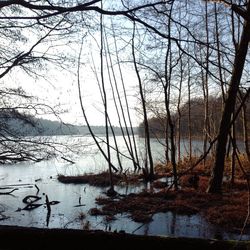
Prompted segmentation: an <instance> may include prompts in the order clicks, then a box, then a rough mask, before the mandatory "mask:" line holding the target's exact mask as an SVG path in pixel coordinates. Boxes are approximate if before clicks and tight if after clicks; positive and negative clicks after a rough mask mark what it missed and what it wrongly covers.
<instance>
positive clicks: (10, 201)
mask: <svg viewBox="0 0 250 250" xmlns="http://www.w3.org/2000/svg"><path fill="white" fill-rule="evenodd" d="M53 139H54V140H55V141H57V142H63V143H67V144H68V149H66V148H64V147H61V146H58V150H61V151H63V153H64V155H63V156H64V157H67V158H68V159H71V160H73V161H75V164H71V163H69V162H67V161H65V160H63V159H62V158H61V156H60V155H59V156H57V157H54V158H52V159H50V160H47V161H42V162H37V163H32V162H25V163H18V164H8V165H0V187H4V186H10V185H14V186H12V188H18V190H15V191H14V192H13V193H12V194H11V195H0V224H1V225H19V226H29V227H40V228H46V227H49V228H75V229H82V228H86V227H88V228H90V229H102V230H109V231H115V230H117V231H120V230H124V231H126V232H128V233H135V234H146V235H166V236H185V237H199V238H214V237H216V236H218V235H219V236H220V237H222V238H224V239H237V238H239V236H238V235H237V234H234V233H228V232H226V231H224V230H223V229H222V228H219V227H217V226H214V225H211V224H209V223H208V222H207V221H206V220H205V219H204V218H203V217H202V216H200V215H192V216H184V215H177V214H175V213H172V212H167V213H158V214H155V215H154V216H153V221H152V222H150V223H148V224H142V223H136V222H133V221H132V220H131V219H130V218H129V217H128V215H127V214H125V213H124V214H119V215H118V216H116V220H115V221H111V222H107V221H105V219H104V217H102V216H90V215H89V214H88V211H89V210H90V208H94V207H98V205H96V203H95V198H96V197H98V196H101V195H104V194H103V192H104V191H105V190H104V189H102V188H98V187H93V186H90V185H87V184H62V183H60V182H58V181H57V176H58V175H59V174H63V175H77V174H83V173H90V172H91V173H97V172H100V171H103V170H107V163H106V162H105V161H104V160H103V156H102V155H101V154H100V152H99V150H98V149H97V148H96V146H95V145H94V144H93V141H92V139H91V138H90V137H86V136H85V137H79V136H57V137H54V138H53ZM136 140H137V144H138V146H139V148H140V150H139V151H138V152H139V155H140V156H143V155H144V152H143V150H144V149H143V139H142V138H138V137H136ZM117 141H118V145H119V148H120V151H121V152H122V153H123V154H125V155H127V150H126V147H125V143H124V141H123V139H122V137H121V136H119V137H117ZM185 142H186V141H182V145H181V146H182V147H181V150H182V154H183V155H184V154H185V152H186V150H187V147H188V146H187V145H186V143H185ZM112 143H113V142H112ZM102 146H103V148H105V147H106V145H105V144H103V145H102ZM151 146H152V152H153V157H154V161H155V162H157V161H164V147H163V146H162V145H161V144H160V143H159V142H158V141H157V140H156V139H152V140H151ZM193 149H194V153H196V154H199V153H200V150H201V149H202V143H201V142H199V141H196V142H194V143H193ZM115 155H116V152H115V151H113V150H112V152H111V158H112V159H113V164H114V165H116V164H117V160H116V158H115ZM121 160H122V164H123V167H124V169H131V168H132V166H133V164H132V162H131V161H130V160H129V159H127V158H126V157H124V156H123V157H122V158H121ZM141 162H143V159H141ZM35 184H36V185H37V187H38V188H39V192H38V190H37V188H36V187H35ZM144 188H145V186H144V185H143V184H142V185H140V186H131V187H127V188H126V187H116V191H118V192H119V193H121V194H128V193H130V192H138V191H141V190H142V189H144ZM9 190H11V189H3V190H1V192H6V191H9ZM45 194H46V195H47V196H48V197H49V200H50V201H59V202H60V203H58V204H56V205H52V206H51V215H50V217H49V220H48V218H47V208H46V206H45ZM27 195H38V196H40V197H41V200H40V201H39V202H40V203H41V204H43V205H42V206H40V207H38V208H36V209H34V210H31V211H26V210H22V208H24V207H25V204H24V203H23V201H22V200H23V198H24V197H26V196H27ZM79 198H80V200H81V204H82V206H78V205H79ZM47 224H48V225H47ZM242 239H250V236H249V235H247V234H246V235H243V238H242Z"/></svg>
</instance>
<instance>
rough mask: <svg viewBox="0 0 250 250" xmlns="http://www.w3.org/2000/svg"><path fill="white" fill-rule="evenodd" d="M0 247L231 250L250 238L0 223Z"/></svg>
mask: <svg viewBox="0 0 250 250" xmlns="http://www.w3.org/2000/svg"><path fill="white" fill-rule="evenodd" d="M0 239H1V241H0V249H1V250H10V249H25V250H28V249H46V250H47V249H53V250H54V249H67V250H68V249H86V248H88V249H90V248H93V249H96V248H102V249H125V248H129V249H131V247H140V248H143V247H145V248H146V249H148V248H153V247H154V248H155V249H171V250H174V249H176V250H177V249H185V250H189V249H190V250H191V249H192V250H195V249H197V250H198V249H203V250H212V249H220V250H224V249H225V250H230V249H241V250H244V249H249V247H250V242H248V241H244V242H243V241H241V242H236V241H219V240H204V239H192V238H169V237H159V236H139V235H132V234H126V233H109V232H104V231H82V230H73V229H67V230H66V229H40V228H27V227H12V226H0Z"/></svg>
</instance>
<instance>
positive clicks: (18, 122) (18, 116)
mask: <svg viewBox="0 0 250 250" xmlns="http://www.w3.org/2000/svg"><path fill="white" fill-rule="evenodd" d="M0 126H1V129H0V133H1V135H2V136H4V135H8V136H10V135H13V136H39V135H40V136H52V135H89V130H88V127H87V126H78V125H72V124H65V123H62V122H59V121H52V120H46V119H36V118H34V117H31V116H29V115H25V114H22V113H18V112H16V111H10V110H9V111H2V112H0ZM91 129H92V130H93V132H94V134H96V135H103V134H105V132H106V130H105V127H104V126H91ZM137 130H138V129H136V128H135V129H134V132H135V133H137ZM113 131H114V133H115V134H116V135H121V134H122V131H121V128H120V127H116V126H114V127H113ZM109 133H110V134H111V129H110V128H109Z"/></svg>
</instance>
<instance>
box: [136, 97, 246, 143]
mask: <svg viewBox="0 0 250 250" xmlns="http://www.w3.org/2000/svg"><path fill="white" fill-rule="evenodd" d="M238 106H239V105H238ZM189 107H190V108H189ZM246 107H247V108H246V109H247V113H246V114H247V120H248V121H249V122H248V124H250V101H248V102H247V103H246ZM222 109H223V104H222V98H215V97H210V98H209V114H208V119H209V128H210V131H209V134H210V135H211V136H212V137H213V136H215V135H216V134H217V132H218V128H219V124H220V119H221V114H222ZM189 110H190V121H191V122H190V131H191V134H192V136H193V137H197V138H201V137H202V136H203V135H204V123H205V117H204V100H203V99H202V98H194V99H192V100H190V103H189V102H186V103H184V104H183V105H182V106H181V107H180V109H179V112H178V111H176V113H174V114H172V119H173V121H174V124H175V131H176V134H177V133H180V135H181V137H188V135H189V122H188V121H189ZM179 119H180V128H179V126H178V124H179ZM242 121H243V119H242V114H241V112H240V113H239V115H238V117H237V120H236V122H235V131H236V136H237V137H242V136H243V123H242ZM148 122H149V128H150V136H151V137H164V136H165V130H166V126H167V118H166V116H165V117H164V116H161V117H159V116H158V117H152V118H150V119H149V120H148ZM248 131H249V132H248V134H250V128H249V126H248ZM139 136H141V137H143V136H144V124H143V123H141V124H140V125H139Z"/></svg>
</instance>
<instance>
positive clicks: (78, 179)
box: [57, 172, 141, 187]
mask: <svg viewBox="0 0 250 250" xmlns="http://www.w3.org/2000/svg"><path fill="white" fill-rule="evenodd" d="M140 178H141V176H139V175H132V174H131V175H124V174H115V173H114V174H113V183H114V185H128V184H130V185H131V184H137V183H138V182H140ZM57 179H58V181H60V182H62V183H65V184H66V183H74V184H89V185H92V186H98V187H108V186H109V185H110V177H109V173H108V172H101V173H99V174H84V175H77V176H65V175H58V178H57Z"/></svg>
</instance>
